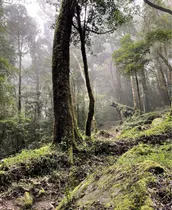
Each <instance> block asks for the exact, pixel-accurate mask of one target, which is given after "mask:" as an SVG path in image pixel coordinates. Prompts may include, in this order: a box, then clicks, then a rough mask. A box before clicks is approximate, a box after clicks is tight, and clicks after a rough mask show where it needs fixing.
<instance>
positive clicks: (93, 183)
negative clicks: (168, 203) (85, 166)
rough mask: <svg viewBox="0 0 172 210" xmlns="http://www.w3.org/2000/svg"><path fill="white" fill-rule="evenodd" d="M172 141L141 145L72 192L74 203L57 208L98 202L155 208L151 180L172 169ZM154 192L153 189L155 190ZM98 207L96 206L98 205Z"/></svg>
mask: <svg viewBox="0 0 172 210" xmlns="http://www.w3.org/2000/svg"><path fill="white" fill-rule="evenodd" d="M171 148H172V144H169V145H162V146H159V147H158V146H156V147H152V146H149V145H144V144H141V145H138V146H135V147H134V148H132V149H131V150H129V151H128V152H126V153H125V154H124V155H122V156H121V157H120V158H119V159H118V160H117V162H116V163H115V164H114V165H112V166H110V167H108V168H105V170H104V171H102V172H100V171H97V172H95V173H94V174H92V175H91V176H90V177H88V178H87V180H85V181H83V182H82V183H81V184H80V185H79V186H78V187H77V188H75V190H74V191H73V192H72V193H71V195H72V196H71V197H70V202H69V201H68V199H67V198H65V199H64V200H62V202H61V204H60V205H59V206H58V207H57V209H56V210H60V209H65V208H66V206H67V207H71V206H72V207H73V206H74V207H73V208H74V209H77V208H81V209H82V208H86V209H90V207H91V206H94V205H95V204H96V202H97V201H100V203H101V206H104V208H108V207H113V208H114V210H130V209H132V210H138V209H140V210H153V209H154V203H153V200H152V194H151V191H149V190H148V186H149V189H150V188H151V187H150V183H156V182H157V180H158V176H159V175H161V179H163V177H167V176H168V175H170V174H171V171H172V153H171ZM152 191H153V189H152ZM95 207H96V206H95Z"/></svg>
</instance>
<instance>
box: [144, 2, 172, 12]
mask: <svg viewBox="0 0 172 210" xmlns="http://www.w3.org/2000/svg"><path fill="white" fill-rule="evenodd" d="M144 2H145V3H146V4H148V5H149V6H151V7H153V8H155V9H158V10H160V11H162V12H166V13H168V14H170V15H172V10H170V9H166V8H164V7H161V6H159V5H156V4H153V3H152V2H150V1H149V0H144Z"/></svg>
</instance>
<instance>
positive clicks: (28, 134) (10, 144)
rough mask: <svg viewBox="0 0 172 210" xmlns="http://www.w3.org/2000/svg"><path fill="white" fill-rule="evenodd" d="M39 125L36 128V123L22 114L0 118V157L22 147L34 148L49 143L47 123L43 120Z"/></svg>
mask: <svg viewBox="0 0 172 210" xmlns="http://www.w3.org/2000/svg"><path fill="white" fill-rule="evenodd" d="M41 125H42V128H41V127H40V128H36V127H37V125H35V124H34V123H33V121H32V120H31V119H28V118H23V117H22V116H20V118H18V117H14V118H9V119H5V120H0V145H1V147H0V158H3V157H6V156H8V155H11V154H15V153H17V152H19V151H21V149H23V148H35V147H39V146H40V145H41V144H43V143H49V142H50V141H51V140H50V139H51V130H50V131H49V125H48V124H47V123H44V122H43V123H42V124H41ZM43 126H44V127H43Z"/></svg>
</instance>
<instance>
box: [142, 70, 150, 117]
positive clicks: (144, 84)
mask: <svg viewBox="0 0 172 210" xmlns="http://www.w3.org/2000/svg"><path fill="white" fill-rule="evenodd" d="M141 76H142V87H143V107H144V112H145V113H146V112H149V111H150V106H149V101H148V95H149V94H148V93H149V91H148V86H147V81H146V77H145V72H144V70H142V71H141Z"/></svg>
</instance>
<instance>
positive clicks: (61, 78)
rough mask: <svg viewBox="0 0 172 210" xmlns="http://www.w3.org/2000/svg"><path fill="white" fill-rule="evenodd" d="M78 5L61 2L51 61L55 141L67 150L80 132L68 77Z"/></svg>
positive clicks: (66, 1) (68, 1)
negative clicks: (74, 21)
mask: <svg viewBox="0 0 172 210" xmlns="http://www.w3.org/2000/svg"><path fill="white" fill-rule="evenodd" d="M75 6H76V0H63V1H62V3H61V9H60V13H59V16H58V18H57V21H56V29H55V34H54V43H53V60H52V82H53V102H54V117H55V124H54V140H53V143H61V142H63V143H64V144H65V145H66V147H67V149H70V148H72V146H73V144H74V141H75V137H76V136H75V135H76V133H77V132H76V127H75V122H74V115H73V108H72V100H71V93H70V80H69V72H70V70H69V65H70V62H69V61H70V56H69V48H70V37H71V29H72V19H73V16H74V10H75Z"/></svg>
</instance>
